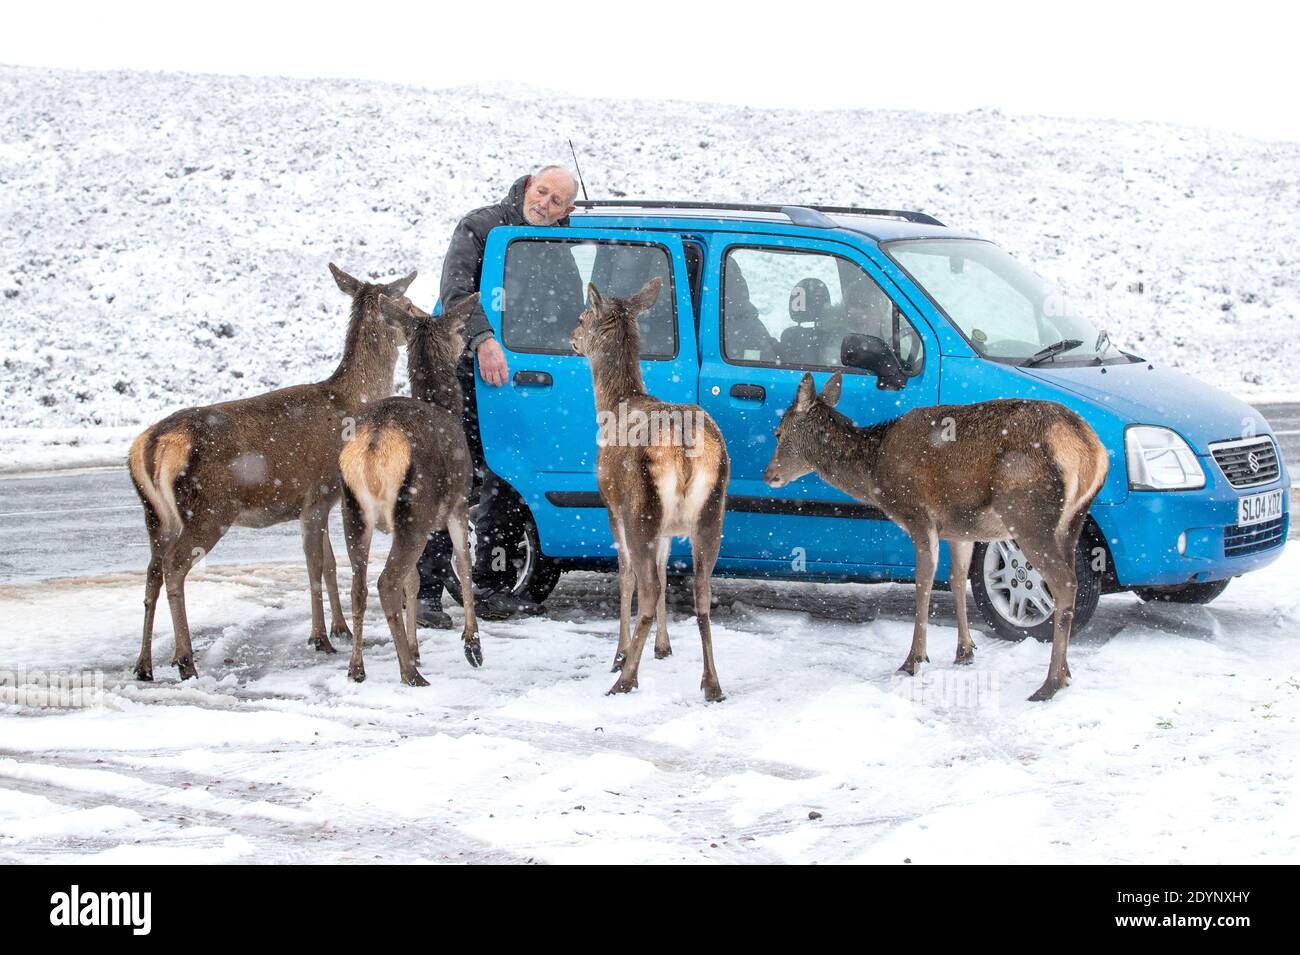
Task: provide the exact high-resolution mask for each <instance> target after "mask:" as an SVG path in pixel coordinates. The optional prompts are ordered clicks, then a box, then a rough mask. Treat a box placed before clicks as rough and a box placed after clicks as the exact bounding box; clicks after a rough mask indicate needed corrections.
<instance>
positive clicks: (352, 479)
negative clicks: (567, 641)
mask: <svg viewBox="0 0 1300 955" xmlns="http://www.w3.org/2000/svg"><path fill="white" fill-rule="evenodd" d="M478 300H479V296H478V293H477V292H476V293H475V294H473V295H471V296H470V297H469V298H467V299H465V300H464V301H463V302H459V303H457V305H456V306H455V307H454V308H453V309H451V311H449V312H448V313H447V314H446V315H444V316H442V317H441V318H432V317H431V316H430V315H429V314H428V313H426V312H422V311H420V310H419V309H418V308H416V307H415V306H414V305H412V304H411V303H410V302H408V301H407V300H406V299H402V300H401V301H394V300H392V299H390V298H388V297H387V296H380V298H379V308H380V311H381V313H382V314H383V315H384V317H385V318H386V319H387V320H388V321H390V322H392V323H393V324H394V326H395V327H397V328H399V329H400V330H401V331H402V334H403V335H405V336H406V366H407V375H408V377H409V378H410V382H411V397H410V398H400V397H393V398H385V399H384V400H383V401H381V402H379V403H378V404H375V405H372V406H371V407H369V408H367V409H366V410H365V411H363V412H362V413H361V414H359V415H358V416H357V425H356V433H355V434H354V436H353V437H352V438H351V439H350V440H348V441H347V442H346V443H345V444H344V445H343V450H342V451H341V452H340V454H339V472H340V474H341V475H342V478H343V533H344V536H345V538H346V540H347V545H348V557H349V559H350V560H351V562H352V660H351V662H350V663H349V665H348V676H349V677H350V678H351V679H353V680H355V681H356V682H358V683H360V682H361V681H362V680H364V679H365V678H366V669H365V664H364V663H363V662H362V659H361V627H362V620H363V618H364V617H365V613H366V567H367V564H368V563H369V559H370V538H371V535H372V534H373V533H374V530H375V528H376V527H377V528H379V529H380V530H381V531H383V532H384V533H386V534H392V535H393V545H392V548H391V549H390V550H389V552H388V560H387V561H386V562H385V563H384V569H383V572H382V573H381V574H380V575H379V602H380V604H381V605H382V606H383V608H384V616H385V617H387V618H388V628H389V630H390V631H391V632H392V634H393V645H394V646H395V647H396V649H397V663H398V667H399V669H400V671H401V678H402V682H403V683H405V684H407V685H408V686H428V685H429V684H428V681H427V680H425V679H424V677H422V676H421V675H420V671H419V670H417V669H416V664H417V663H418V662H419V661H420V644H419V642H418V640H417V639H416V633H415V600H416V594H417V593H418V592H419V589H420V579H419V573H418V571H417V569H416V565H417V563H418V562H419V559H420V554H421V553H422V552H423V551H424V545H425V544H426V543H427V541H428V539H429V534H431V533H432V532H434V531H436V530H441V529H442V528H446V529H447V533H448V534H449V535H450V537H451V544H452V550H453V551H454V553H455V559H456V566H457V568H458V571H459V573H460V579H461V580H462V581H464V582H465V583H464V586H463V587H462V588H461V592H462V594H463V598H462V599H463V600H464V604H465V629H464V632H463V633H462V635H461V637H462V639H463V640H464V643H465V657H466V659H468V660H469V662H470V665H471V666H475V667H477V666H479V665H481V664H482V663H483V649H482V647H481V646H480V644H479V639H478V620H477V618H476V617H475V614H474V588H473V587H472V586H471V585H470V584H469V580H470V559H469V513H468V505H467V504H466V498H467V497H468V495H469V487H470V473H471V470H472V469H473V462H472V460H471V459H470V455H469V444H468V443H467V442H466V440H465V429H464V425H463V424H462V422H461V417H462V413H463V412H462V406H461V400H462V399H461V388H460V381H459V379H458V378H457V377H456V364H457V361H458V360H459V358H460V354H461V352H462V351H464V349H465V343H464V340H463V339H462V338H461V332H462V329H463V328H464V325H465V317H466V316H467V315H468V314H470V313H471V312H472V311H473V310H474V308H475V307H476V306H477V305H478ZM404 614H405V618H406V619H405V622H403V615H404Z"/></svg>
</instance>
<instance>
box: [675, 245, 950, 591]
mask: <svg viewBox="0 0 1300 955" xmlns="http://www.w3.org/2000/svg"><path fill="white" fill-rule="evenodd" d="M706 275H708V276H709V278H710V281H709V282H708V283H707V284H706V288H705V292H704V294H703V296H702V300H701V316H700V344H701V351H700V357H701V364H700V403H701V404H702V405H703V406H704V407H705V409H706V410H708V412H709V413H710V414H711V415H712V416H713V418H714V419H715V420H716V421H717V422H718V425H719V427H721V429H722V432H723V434H724V436H725V437H726V439H727V449H728V452H729V453H730V455H731V486H730V496H729V498H728V502H727V519H726V526H725V533H724V536H723V542H722V554H721V557H722V564H721V565H720V566H723V567H725V568H728V569H732V570H734V571H736V572H743V571H744V570H746V569H750V570H753V571H757V572H766V573H770V574H772V575H774V576H795V577H797V576H799V575H800V574H802V573H805V572H811V573H814V574H815V573H818V572H823V573H828V574H829V573H838V572H847V573H852V574H855V575H856V574H861V575H863V576H867V577H870V576H881V577H889V576H906V575H907V574H908V573H910V569H911V568H913V567H914V566H915V554H914V551H913V549H912V546H911V542H910V540H909V539H908V537H907V535H906V534H904V533H903V532H902V531H901V529H899V528H898V527H896V526H895V525H893V524H892V523H890V522H888V521H887V520H884V519H883V515H881V514H880V512H879V511H877V510H875V509H873V508H871V507H868V506H867V505H864V504H862V503H860V502H857V501H854V500H853V499H852V498H850V497H848V496H847V495H845V494H843V493H841V492H840V491H837V490H835V489H834V488H832V487H830V486H829V485H827V484H825V483H823V482H822V481H821V480H820V479H819V478H818V477H817V476H816V475H815V474H811V475H808V476H806V477H803V478H800V479H799V480H797V481H794V482H792V483H791V484H789V485H787V486H786V487H784V488H781V489H779V490H774V489H772V488H769V487H768V486H767V485H766V484H765V483H764V482H763V471H764V469H765V468H766V467H767V463H768V461H769V460H771V457H772V451H773V449H774V447H775V444H776V439H775V437H774V434H773V432H774V431H775V430H776V426H777V424H779V423H780V419H781V415H782V414H784V412H785V410H786V408H788V407H789V405H790V402H791V400H793V398H794V393H795V389H796V388H797V387H798V384H799V381H800V379H801V378H802V377H803V375H804V374H805V373H806V372H809V371H811V372H812V373H813V376H814V378H815V380H816V382H817V386H818V390H819V391H820V390H821V388H822V387H823V386H824V385H825V384H826V381H827V380H828V379H829V377H830V375H831V374H832V373H833V372H835V371H843V372H844V388H843V394H842V397H841V399H840V403H839V405H838V407H839V410H840V411H842V412H844V413H845V414H846V415H848V416H849V418H851V419H852V420H853V421H854V423H856V424H858V425H866V424H871V423H874V422H878V421H884V420H888V419H891V418H895V417H897V416H898V415H901V414H903V413H904V412H906V411H908V410H910V409H912V408H915V407H918V406H921V405H929V404H934V403H936V401H937V399H938V393H939V347H938V340H937V338H936V337H935V336H934V333H933V331H932V330H931V329H930V327H929V326H928V325H927V324H926V322H925V321H924V320H923V319H922V318H921V316H920V315H919V313H918V312H917V311H916V309H915V308H914V307H913V305H912V303H911V302H909V301H908V300H907V298H906V297H905V296H903V295H902V294H901V293H900V292H899V290H898V289H897V287H896V286H895V285H894V284H893V283H892V282H891V281H890V280H889V278H888V277H887V276H886V275H884V274H883V273H882V271H881V270H880V269H879V268H878V267H877V266H876V265H875V264H874V263H872V262H871V260H870V259H869V258H868V257H866V256H865V255H863V254H862V253H861V252H860V251H859V250H857V249H855V248H853V247H852V246H849V245H847V244H844V243H839V242H834V241H824V240H816V239H809V238H801V237H799V238H796V237H779V236H753V235H749V236H745V235H719V236H715V237H714V241H713V242H712V243H711V244H710V249H709V260H708V262H707V264H706ZM850 333H860V334H874V335H877V336H878V337H881V338H883V339H884V340H885V341H886V342H888V343H890V345H891V347H893V349H894V350H895V353H896V354H897V355H898V357H899V360H900V363H901V364H902V365H903V366H904V368H905V369H906V370H907V371H908V373H909V378H908V381H907V384H906V385H905V386H904V387H903V388H902V389H901V390H899V391H888V390H882V389H879V388H878V387H877V379H876V378H875V377H874V376H873V375H871V374H869V373H867V372H864V371H862V370H860V369H856V368H846V367H843V366H842V365H841V364H840V344H841V342H842V340H843V338H844V336H845V335H846V334H850Z"/></svg>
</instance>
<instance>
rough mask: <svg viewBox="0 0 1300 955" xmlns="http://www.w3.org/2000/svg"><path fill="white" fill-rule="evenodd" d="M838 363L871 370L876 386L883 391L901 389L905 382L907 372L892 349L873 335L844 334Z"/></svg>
mask: <svg viewBox="0 0 1300 955" xmlns="http://www.w3.org/2000/svg"><path fill="white" fill-rule="evenodd" d="M840 364H841V365H845V366H847V367H849V368H861V369H862V370H863V371H869V372H871V373H872V374H873V375H875V376H876V387H877V388H880V389H882V390H884V391H902V390H903V386H905V385H906V384H907V373H906V372H904V371H903V368H902V366H901V365H899V363H898V357H897V356H896V355H895V354H894V351H893V349H891V348H890V347H889V346H888V345H886V344H885V342H884V340H883V339H880V338H877V337H876V336H875V335H845V336H844V341H842V342H841V343H840Z"/></svg>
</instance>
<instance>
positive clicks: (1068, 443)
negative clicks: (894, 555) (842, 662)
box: [763, 372, 1109, 700]
mask: <svg viewBox="0 0 1300 955" xmlns="http://www.w3.org/2000/svg"><path fill="white" fill-rule="evenodd" d="M842 381H843V376H842V373H841V372H836V373H835V374H834V375H832V376H831V378H830V380H829V381H828V382H827V383H826V387H825V388H824V389H823V390H822V393H821V394H820V395H818V394H817V392H816V387H815V385H814V383H813V377H812V375H810V374H807V375H804V376H803V380H802V381H801V382H800V383H799V389H798V391H797V392H796V393H795V397H794V401H793V402H792V403H791V405H790V407H789V409H787V410H786V412H785V416H784V417H782V419H781V423H780V425H779V426H778V427H777V429H776V439H777V445H776V451H775V452H773V454H772V460H771V462H770V463H769V464H768V466H767V471H766V472H765V473H764V475H763V478H764V480H765V481H766V482H767V483H768V485H770V486H771V487H783V486H784V485H786V484H789V483H790V482H791V481H793V480H795V479H796V478H799V477H802V476H803V475H805V474H808V473H810V472H814V471H815V472H816V473H817V475H818V476H819V477H820V478H821V479H822V480H823V481H825V482H826V483H827V484H830V485H831V486H832V487H836V488H839V489H840V490H841V491H843V492H844V493H846V494H849V495H851V496H853V497H855V498H857V499H858V500H860V501H866V502H867V503H869V504H874V505H875V506H876V507H879V508H880V509H881V510H882V511H884V512H885V515H886V516H887V517H888V518H889V519H890V520H891V521H893V522H894V523H895V524H897V525H899V526H900V527H901V528H903V530H905V531H907V533H908V534H909V535H910V536H911V538H912V544H913V546H914V547H915V548H916V624H915V627H914V629H913V631H912V647H911V650H910V651H909V652H908V655H907V659H906V660H904V661H903V665H902V666H901V667H899V670H900V671H901V672H904V673H907V674H910V675H915V674H916V669H917V666H918V665H919V664H920V663H922V662H927V663H928V662H929V659H930V658H929V656H927V655H926V647H925V624H926V617H927V615H928V614H929V609H930V591H931V589H932V587H933V584H934V569H935V564H936V562H937V560H938V556H939V541H940V540H946V541H947V542H948V548H949V552H950V554H951V556H952V572H951V574H950V576H949V580H950V581H951V584H952V593H953V599H954V600H955V601H956V605H957V660H956V662H957V663H970V662H971V661H972V660H973V659H974V657H975V644H974V643H973V642H972V641H971V638H970V627H969V625H968V624H967V621H966V577H967V574H968V573H969V571H970V561H971V553H972V551H973V550H974V545H975V542H976V541H998V540H1006V539H1008V538H1012V537H1014V538H1015V540H1016V543H1017V544H1019V545H1020V549H1021V550H1023V551H1024V552H1025V554H1026V555H1027V556H1028V557H1029V560H1030V561H1031V562H1032V563H1033V565H1034V566H1035V567H1036V568H1037V569H1038V572H1039V573H1040V574H1041V575H1042V578H1043V580H1045V581H1046V582H1047V586H1048V587H1049V589H1050V590H1051V595H1052V598H1053V600H1054V601H1055V603H1056V610H1055V624H1054V632H1053V639H1052V658H1051V663H1050V664H1049V666H1048V670H1047V679H1046V680H1045V681H1044V682H1043V685H1042V686H1041V687H1040V688H1039V689H1038V690H1037V691H1036V692H1035V693H1034V694H1033V696H1031V697H1030V699H1031V700H1048V699H1051V697H1052V695H1053V694H1055V693H1056V691H1057V690H1059V689H1060V688H1061V687H1063V686H1066V685H1067V684H1068V683H1069V682H1070V667H1069V664H1068V663H1067V662H1066V648H1067V646H1068V645H1069V642H1070V627H1071V624H1072V623H1073V620H1074V599H1075V595H1076V593H1077V591H1078V580H1077V577H1076V575H1075V547H1076V546H1077V543H1078V540H1079V534H1080V532H1081V531H1082V530H1083V525H1084V521H1085V520H1087V517H1088V507H1089V505H1091V504H1092V500H1093V498H1094V497H1096V496H1097V492H1098V491H1099V490H1101V486H1102V483H1103V482H1104V481H1105V480H1106V472H1107V469H1108V467H1109V462H1108V459H1107V455H1106V448H1105V447H1104V446H1103V445H1102V443H1101V441H1099V440H1098V438H1097V435H1096V434H1095V433H1094V432H1093V430H1092V428H1090V427H1089V426H1088V424H1087V422H1085V421H1084V420H1083V419H1082V418H1080V417H1079V416H1078V415H1077V414H1075V413H1074V412H1073V411H1071V410H1069V409H1068V408H1066V407H1064V406H1063V405H1059V404H1056V403H1055V402H1050V401H1029V400H1021V399H1000V400H997V401H985V402H981V403H979V404H972V405H939V406H935V407H929V408H916V409H913V410H912V411H909V412H908V413H907V414H905V415H903V416H902V417H900V418H897V419H895V420H893V421H886V422H884V423H882V424H875V425H871V426H869V427H865V428H858V427H855V426H854V424H853V423H852V422H851V421H850V420H849V419H848V418H847V417H846V416H845V415H843V414H841V413H840V412H838V411H836V410H835V405H836V403H837V402H838V401H839V399H840V388H841V384H842Z"/></svg>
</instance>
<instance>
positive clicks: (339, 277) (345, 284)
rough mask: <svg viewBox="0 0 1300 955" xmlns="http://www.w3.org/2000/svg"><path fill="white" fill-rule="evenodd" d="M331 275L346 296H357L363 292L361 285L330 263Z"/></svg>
mask: <svg viewBox="0 0 1300 955" xmlns="http://www.w3.org/2000/svg"><path fill="white" fill-rule="evenodd" d="M330 275H332V276H334V281H335V282H337V283H338V286H339V291H341V292H342V293H343V294H344V295H353V296H355V295H356V294H357V292H359V291H361V283H360V282H358V281H357V280H356V279H354V278H353V277H352V276H350V275H348V273H346V272H344V271H343V270H342V269H341V268H339V267H338V266H337V265H335V264H334V263H333V262H331V263H330Z"/></svg>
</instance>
